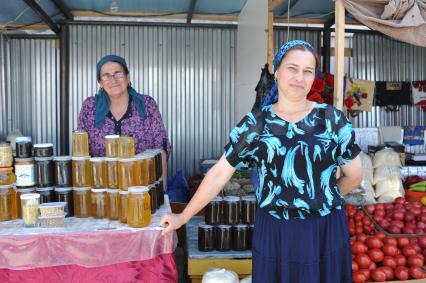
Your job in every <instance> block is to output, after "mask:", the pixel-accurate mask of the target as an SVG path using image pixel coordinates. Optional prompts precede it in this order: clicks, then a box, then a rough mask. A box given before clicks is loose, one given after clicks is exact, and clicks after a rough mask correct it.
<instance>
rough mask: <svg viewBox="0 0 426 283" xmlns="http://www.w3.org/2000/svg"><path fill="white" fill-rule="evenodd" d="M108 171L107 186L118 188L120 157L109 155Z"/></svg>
mask: <svg viewBox="0 0 426 283" xmlns="http://www.w3.org/2000/svg"><path fill="white" fill-rule="evenodd" d="M105 160H106V171H107V188H110V189H118V159H117V158H114V157H107V158H105Z"/></svg>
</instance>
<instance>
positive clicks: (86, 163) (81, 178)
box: [72, 156, 92, 187]
mask: <svg viewBox="0 0 426 283" xmlns="http://www.w3.org/2000/svg"><path fill="white" fill-rule="evenodd" d="M91 169H92V168H91V166H90V156H84V157H73V158H72V184H73V187H90V186H91V185H92V170H91Z"/></svg>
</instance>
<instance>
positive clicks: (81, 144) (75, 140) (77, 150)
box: [72, 130, 89, 157]
mask: <svg viewBox="0 0 426 283" xmlns="http://www.w3.org/2000/svg"><path fill="white" fill-rule="evenodd" d="M72 156H73V157H83V156H89V135H88V134H87V132H86V131H82V130H76V131H73V132H72Z"/></svg>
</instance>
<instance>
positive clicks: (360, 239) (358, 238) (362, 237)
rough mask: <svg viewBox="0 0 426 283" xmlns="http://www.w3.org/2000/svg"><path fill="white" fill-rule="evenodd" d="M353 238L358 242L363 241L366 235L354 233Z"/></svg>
mask: <svg viewBox="0 0 426 283" xmlns="http://www.w3.org/2000/svg"><path fill="white" fill-rule="evenodd" d="M355 239H356V240H357V241H358V242H361V243H365V240H367V235H365V234H358V235H356V237H355Z"/></svg>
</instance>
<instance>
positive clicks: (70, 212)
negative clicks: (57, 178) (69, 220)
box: [55, 187, 74, 217]
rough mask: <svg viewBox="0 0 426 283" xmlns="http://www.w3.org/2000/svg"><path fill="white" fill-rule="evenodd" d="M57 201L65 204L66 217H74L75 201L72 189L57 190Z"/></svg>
mask: <svg viewBox="0 0 426 283" xmlns="http://www.w3.org/2000/svg"><path fill="white" fill-rule="evenodd" d="M55 201H57V202H65V203H66V205H65V213H66V215H65V217H71V216H74V201H73V193H72V188H71V187H65V188H55Z"/></svg>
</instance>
